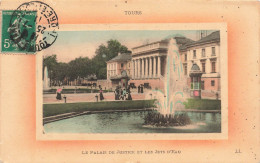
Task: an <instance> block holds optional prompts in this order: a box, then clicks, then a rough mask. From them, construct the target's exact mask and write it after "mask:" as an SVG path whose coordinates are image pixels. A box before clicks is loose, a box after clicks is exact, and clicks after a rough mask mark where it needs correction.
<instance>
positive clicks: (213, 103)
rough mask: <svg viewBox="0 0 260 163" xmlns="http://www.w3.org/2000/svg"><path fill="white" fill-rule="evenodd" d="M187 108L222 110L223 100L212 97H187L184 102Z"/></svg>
mask: <svg viewBox="0 0 260 163" xmlns="http://www.w3.org/2000/svg"><path fill="white" fill-rule="evenodd" d="M183 104H184V105H185V108H186V109H198V110H220V109H221V100H210V99H187V101H185V102H184V103H183Z"/></svg>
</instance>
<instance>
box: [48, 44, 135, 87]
mask: <svg viewBox="0 0 260 163" xmlns="http://www.w3.org/2000/svg"><path fill="white" fill-rule="evenodd" d="M129 52H130V51H128V48H127V47H126V46H124V45H121V43H120V42H119V41H117V40H112V39H111V40H109V41H107V46H106V45H104V44H101V45H100V46H99V47H98V48H97V49H96V52H95V56H94V57H93V58H92V59H89V58H88V57H79V58H75V59H74V60H72V61H70V62H69V63H62V62H57V56H56V55H51V56H47V57H45V58H44V59H43V71H44V67H45V66H47V67H48V72H49V77H50V79H51V81H56V82H57V81H63V80H64V79H65V78H67V79H69V80H70V81H73V80H75V79H78V78H84V77H87V76H88V75H91V74H96V76H97V78H98V79H106V76H107V69H106V62H107V61H109V60H111V59H112V58H114V57H116V56H117V55H118V53H129Z"/></svg>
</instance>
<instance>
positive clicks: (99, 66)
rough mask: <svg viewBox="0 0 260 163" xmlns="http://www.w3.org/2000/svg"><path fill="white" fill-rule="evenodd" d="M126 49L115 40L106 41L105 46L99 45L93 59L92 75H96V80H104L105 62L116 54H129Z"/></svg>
mask: <svg viewBox="0 0 260 163" xmlns="http://www.w3.org/2000/svg"><path fill="white" fill-rule="evenodd" d="M129 52H130V51H128V49H127V47H126V46H124V45H121V43H120V42H118V41H117V40H109V41H107V46H105V45H103V44H102V45H100V46H99V47H98V49H97V50H96V52H95V53H96V55H95V56H94V57H93V59H92V61H93V65H95V66H94V67H93V68H94V72H93V73H94V74H96V75H97V78H98V79H106V76H107V71H106V62H107V61H109V60H111V59H112V58H114V57H116V56H117V55H118V53H129Z"/></svg>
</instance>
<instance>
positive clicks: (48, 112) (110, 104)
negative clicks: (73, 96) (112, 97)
mask: <svg viewBox="0 0 260 163" xmlns="http://www.w3.org/2000/svg"><path fill="white" fill-rule="evenodd" d="M153 106H154V100H136V101H102V102H81V103H66V104H65V103H63V104H43V117H48V116H53V115H58V114H64V113H70V112H83V111H106V110H130V109H144V108H151V107H153Z"/></svg>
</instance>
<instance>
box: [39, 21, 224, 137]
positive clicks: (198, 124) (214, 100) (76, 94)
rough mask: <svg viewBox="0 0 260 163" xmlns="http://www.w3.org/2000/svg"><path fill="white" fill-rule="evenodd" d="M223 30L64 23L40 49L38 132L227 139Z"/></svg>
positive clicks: (219, 26)
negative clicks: (50, 45)
mask: <svg viewBox="0 0 260 163" xmlns="http://www.w3.org/2000/svg"><path fill="white" fill-rule="evenodd" d="M73 29H74V30H73ZM226 30H227V28H226V24H217V23H212V24H199V23H197V24H169V23H168V24H150V25H146V24H138V25H137V24H136V25H133V24H110V25H64V26H62V25H61V26H60V31H57V35H58V38H57V42H55V46H56V47H57V48H55V47H53V48H51V49H50V50H49V49H46V50H45V51H42V52H41V53H39V54H37V58H38V59H37V68H38V69H37V74H38V77H37V82H38V86H37V89H38V90H37V91H38V92H37V95H39V94H40V93H41V94H42V95H41V96H40V95H39V96H37V100H38V103H37V111H36V114H37V115H38V114H39V116H38V118H39V119H37V131H38V133H37V136H38V137H37V138H39V139H55V140H59V139H62V140H64V139H68V140H70V139H73V140H74V139H76V140H78V139H79V140H81V139H86V140H87V139H102V140H106V139H117V140H120V139H128V140H131V139H144V140H147V139H151V140H157V139H165V138H167V139H172V140H174V139H203V140H205V139H212V138H215V139H227V125H228V121H227V117H228V114H227V110H228V108H227V70H228V68H227V37H226V36H227V32H226ZM68 39H69V40H68ZM66 40H67V41H66ZM41 101H42V103H41ZM181 133H182V134H181ZM196 133H199V135H198V134H196ZM144 135H145V136H144Z"/></svg>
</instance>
